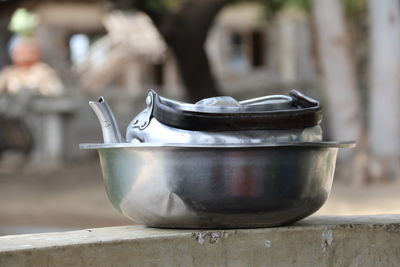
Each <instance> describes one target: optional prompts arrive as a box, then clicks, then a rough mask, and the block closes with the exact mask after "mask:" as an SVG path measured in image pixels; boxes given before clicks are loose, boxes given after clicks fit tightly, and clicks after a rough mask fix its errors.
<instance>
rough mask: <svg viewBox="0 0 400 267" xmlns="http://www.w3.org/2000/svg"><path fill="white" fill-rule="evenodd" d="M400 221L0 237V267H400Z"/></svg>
mask: <svg viewBox="0 0 400 267" xmlns="http://www.w3.org/2000/svg"><path fill="white" fill-rule="evenodd" d="M399 265H400V215H381V216H364V217H313V218H310V219H307V220H304V221H302V222H300V223H297V224H296V225H294V226H287V227H277V228H267V229H243V230H213V231H203V230H167V229H151V228H145V227H143V226H122V227H111V228H99V229H87V230H82V231H74V232H64V233H48V234H33V235H16V236H4V237H0V266H399Z"/></svg>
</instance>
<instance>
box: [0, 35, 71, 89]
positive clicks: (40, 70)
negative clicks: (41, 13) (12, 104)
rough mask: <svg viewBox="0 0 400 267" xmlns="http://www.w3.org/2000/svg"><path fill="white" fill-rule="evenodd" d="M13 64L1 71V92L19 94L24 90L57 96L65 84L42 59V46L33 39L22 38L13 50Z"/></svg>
mask: <svg viewBox="0 0 400 267" xmlns="http://www.w3.org/2000/svg"><path fill="white" fill-rule="evenodd" d="M11 53H12V54H11V58H12V62H13V64H12V65H11V66H6V67H4V69H3V70H2V71H1V72H0V92H1V93H8V94H13V95H14V94H18V93H20V92H22V91H24V90H29V91H30V92H31V93H34V92H37V93H38V94H40V95H44V96H57V95H61V94H62V92H63V85H62V83H61V81H60V79H59V78H58V76H57V74H56V73H55V71H54V70H53V69H52V68H51V67H50V66H48V65H47V64H45V63H43V62H41V61H40V48H39V46H38V45H37V43H36V42H35V41H34V40H33V39H27V38H20V39H19V40H17V41H16V43H15V44H14V47H13V48H12V52H11Z"/></svg>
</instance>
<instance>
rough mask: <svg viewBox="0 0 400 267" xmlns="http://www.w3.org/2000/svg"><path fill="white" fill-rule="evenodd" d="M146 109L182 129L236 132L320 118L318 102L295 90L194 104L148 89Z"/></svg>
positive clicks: (304, 125)
mask: <svg viewBox="0 0 400 267" xmlns="http://www.w3.org/2000/svg"><path fill="white" fill-rule="evenodd" d="M146 102H147V104H148V109H150V110H148V112H149V113H150V112H151V113H150V114H151V115H150V116H151V117H154V118H156V119H157V120H158V121H159V122H161V123H162V124H165V125H168V126H171V127H175V128H179V129H185V130H205V131H215V130H217V131H238V130H284V129H297V128H307V127H313V126H315V125H318V124H319V123H320V122H321V120H322V112H321V107H320V104H319V102H318V101H316V100H314V99H312V98H310V97H307V96H305V95H303V94H301V93H300V92H298V91H296V90H292V91H291V92H290V94H289V96H284V95H272V96H264V97H260V98H255V99H249V100H245V101H240V102H238V101H236V100H235V99H233V98H231V97H226V96H224V97H214V98H207V99H203V100H201V101H199V102H197V103H196V104H188V103H184V102H180V101H175V100H170V99H167V98H164V97H161V96H159V95H158V94H157V93H156V92H154V91H150V92H149V95H148V98H147V99H146Z"/></svg>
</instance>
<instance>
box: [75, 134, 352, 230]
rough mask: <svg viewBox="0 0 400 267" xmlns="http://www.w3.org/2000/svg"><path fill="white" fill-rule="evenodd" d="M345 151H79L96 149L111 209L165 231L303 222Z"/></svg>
mask: <svg viewBox="0 0 400 267" xmlns="http://www.w3.org/2000/svg"><path fill="white" fill-rule="evenodd" d="M350 146H354V143H351V142H348V143H333V142H312V143H287V144H267V145H221V146H218V145H212V146H210V145H208V146H207V145H182V144H149V143H147V144H137V145H133V144H126V143H120V144H83V145H81V147H82V148H86V149H97V150H98V152H99V155H100V161H101V167H102V172H103V176H104V182H105V186H106V190H107V194H108V197H109V198H110V200H111V202H112V203H113V205H114V206H115V208H117V209H118V210H119V211H120V212H121V213H122V214H123V215H125V216H126V217H128V218H130V219H132V220H134V221H136V222H138V223H141V224H145V225H147V226H152V227H166V228H250V227H269V226H277V225H284V224H290V223H292V222H295V221H297V220H300V219H302V218H304V217H306V216H309V215H311V214H312V213H314V212H315V211H317V210H318V209H319V208H320V207H321V206H322V205H323V203H324V202H325V200H326V199H327V197H328V195H329V192H330V190H331V186H332V180H333V174H334V169H335V163H336V155H337V151H338V148H339V147H350Z"/></svg>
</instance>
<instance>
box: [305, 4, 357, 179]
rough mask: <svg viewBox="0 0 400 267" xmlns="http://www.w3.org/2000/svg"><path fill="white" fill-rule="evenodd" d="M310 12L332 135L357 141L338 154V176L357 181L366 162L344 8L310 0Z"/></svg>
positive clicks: (342, 139)
mask: <svg viewBox="0 0 400 267" xmlns="http://www.w3.org/2000/svg"><path fill="white" fill-rule="evenodd" d="M312 13H313V18H314V22H315V27H316V33H317V48H318V53H319V64H320V69H321V71H322V76H323V87H324V90H325V94H326V96H327V98H328V101H327V111H328V117H329V121H330V124H331V125H332V127H331V129H332V136H333V137H334V138H335V139H336V140H339V141H344V140H357V141H358V148H357V149H356V150H347V151H344V153H342V154H341V155H340V157H339V162H338V167H340V170H341V172H340V174H341V175H340V176H342V177H344V178H346V180H348V181H350V179H351V180H352V182H353V183H354V182H356V183H359V182H361V180H362V179H364V163H365V159H364V158H365V153H364V151H363V141H362V140H363V139H364V138H363V136H362V132H363V124H362V115H361V114H362V113H361V112H362V111H361V103H360V97H359V92H358V89H357V79H356V71H355V64H354V60H353V59H352V54H351V52H350V45H349V37H348V33H347V31H346V22H345V18H344V14H343V13H344V12H343V7H342V6H341V3H340V0H313V12H312Z"/></svg>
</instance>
